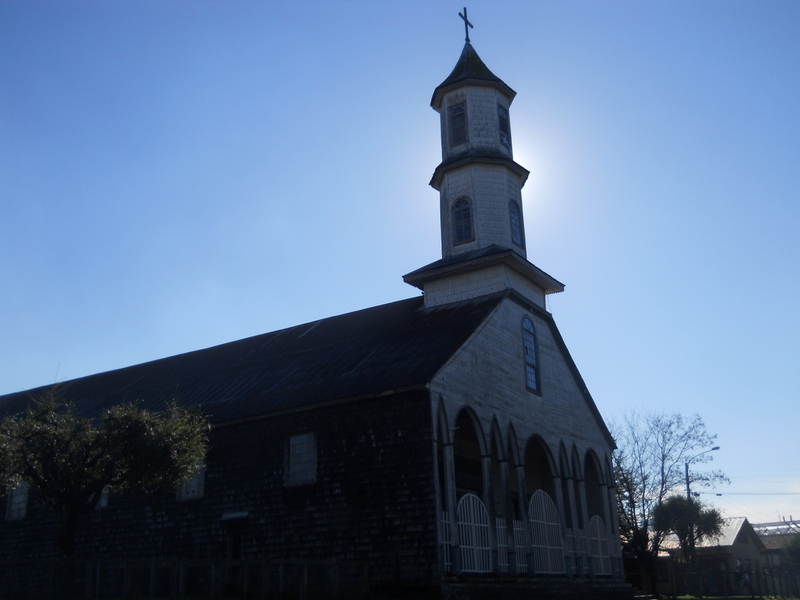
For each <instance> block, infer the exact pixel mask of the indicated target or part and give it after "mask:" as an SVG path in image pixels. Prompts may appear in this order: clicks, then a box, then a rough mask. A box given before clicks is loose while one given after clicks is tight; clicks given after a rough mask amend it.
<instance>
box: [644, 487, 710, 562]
mask: <svg viewBox="0 0 800 600" xmlns="http://www.w3.org/2000/svg"><path fill="white" fill-rule="evenodd" d="M653 528H654V529H655V530H656V531H658V532H659V533H660V534H661V535H662V536H663V535H667V534H669V533H673V534H675V536H676V537H677V538H678V544H679V545H680V552H679V557H680V558H682V559H683V560H685V561H688V560H690V559H691V558H692V551H693V550H694V545H695V544H697V543H699V542H702V541H703V540H705V539H709V538H713V537H715V536H718V535H719V534H720V533H721V532H722V515H720V514H719V511H718V510H716V509H715V508H706V507H704V506H703V505H702V504H701V503H700V502H699V501H697V500H695V499H693V498H691V499H690V498H686V497H685V496H671V497H670V498H667V499H666V500H665V501H664V502H662V503H661V504H659V505H658V506H656V508H655V509H654V510H653Z"/></svg>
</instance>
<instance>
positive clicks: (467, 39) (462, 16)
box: [458, 6, 472, 42]
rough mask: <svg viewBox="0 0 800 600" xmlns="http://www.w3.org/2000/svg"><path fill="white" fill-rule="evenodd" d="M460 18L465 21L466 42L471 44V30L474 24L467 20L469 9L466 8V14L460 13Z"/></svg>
mask: <svg viewBox="0 0 800 600" xmlns="http://www.w3.org/2000/svg"><path fill="white" fill-rule="evenodd" d="M458 16H459V17H461V18H462V19H464V40H465V41H467V42H469V30H470V28H472V23H470V22H469V19H467V7H466V6H465V7H464V14H463V15H462V14H461V13H458Z"/></svg>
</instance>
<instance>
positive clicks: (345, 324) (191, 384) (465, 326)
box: [0, 293, 505, 423]
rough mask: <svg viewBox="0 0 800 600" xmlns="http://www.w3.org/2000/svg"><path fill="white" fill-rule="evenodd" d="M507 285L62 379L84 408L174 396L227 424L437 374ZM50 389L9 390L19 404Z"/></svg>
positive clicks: (158, 404) (152, 405)
mask: <svg viewBox="0 0 800 600" xmlns="http://www.w3.org/2000/svg"><path fill="white" fill-rule="evenodd" d="M504 296H505V294H504V293H499V294H493V295H490V296H484V297H482V298H477V299H474V300H470V301H464V302H459V303H454V304H449V305H446V306H441V307H435V308H428V309H425V308H424V306H423V299H422V297H416V298H411V299H408V300H401V301H398V302H393V303H390V304H385V305H382V306H377V307H373V308H368V309H365V310H360V311H357V312H352V313H348V314H344V315H339V316H335V317H330V318H327V319H322V320H319V321H314V322H311V323H306V324H304V325H298V326H296V327H290V328H288V329H283V330H280V331H275V332H272V333H265V334H263V335H257V336H254V337H250V338H246V339H243V340H239V341H235V342H230V343H227V344H223V345H220V346H214V347H212V348H207V349H205V350H198V351H195V352H189V353H186V354H180V355H177V356H171V357H169V358H163V359H160V360H155V361H152V362H147V363H143V364H140V365H135V366H131V367H126V368H123V369H118V370H114V371H108V372H105V373H99V374H97V375H90V376H88V377H82V378H80V379H75V380H72V381H67V382H65V383H61V384H59V385H58V387H59V388H60V390H61V393H62V394H63V396H64V398H65V399H66V400H68V401H71V402H74V403H75V405H76V412H78V413H79V414H84V415H96V414H100V413H101V412H102V410H104V409H105V408H108V407H110V406H113V405H115V404H119V403H120V402H124V401H139V402H141V405H142V407H143V408H148V409H151V410H159V409H161V408H163V406H164V403H165V402H167V401H169V400H171V399H173V398H175V399H176V400H177V401H178V402H179V403H180V404H181V405H182V406H184V407H200V408H201V409H202V410H203V412H204V413H205V414H207V415H208V416H209V417H210V418H211V420H212V421H213V422H216V423H222V422H227V421H232V420H239V419H246V418H252V417H257V416H261V415H267V414H272V413H276V412H281V411H288V410H296V409H298V408H302V407H305V406H308V405H312V404H317V403H323V402H331V401H335V400H340V399H346V398H353V397H359V396H364V395H376V394H379V393H381V392H385V391H389V390H395V389H402V388H408V387H412V386H415V385H421V384H424V383H426V382H427V381H428V380H430V379H431V378H432V377H433V376H434V375H435V374H436V373H437V371H438V370H439V369H440V368H441V367H442V366H443V365H444V364H445V362H446V361H447V360H448V359H449V358H450V356H452V354H453V353H454V352H455V351H456V350H457V349H458V348H459V347H460V346H461V345H462V344H463V343H464V342H465V341H466V340H467V338H468V337H469V336H470V335H471V334H472V333H473V332H474V331H475V329H476V327H477V326H478V325H479V324H480V323H481V322H483V320H484V319H485V318H486V317H487V316H488V315H489V314H490V313H491V312H492V310H493V309H494V308H495V307H496V306H497V305H498V304H499V303H500V301H501V300H502V298H503V297H504ZM43 389H44V388H38V389H35V390H29V391H26V392H18V393H15V394H9V395H6V396H2V397H0V414H2V413H11V412H18V411H21V410H23V409H24V407H25V406H26V405H27V404H28V403H29V402H30V399H31V398H32V397H35V396H36V395H37V394H38V393H41V392H42V391H43Z"/></svg>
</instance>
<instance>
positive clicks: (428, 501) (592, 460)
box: [0, 40, 623, 598]
mask: <svg viewBox="0 0 800 600" xmlns="http://www.w3.org/2000/svg"><path fill="white" fill-rule="evenodd" d="M514 96H515V92H514V91H513V90H512V89H511V88H510V87H509V86H508V85H507V84H506V83H505V82H503V81H502V80H501V79H499V78H498V77H496V76H495V75H494V74H493V73H492V72H491V71H490V70H489V69H488V68H487V66H486V65H485V64H484V63H483V62H482V61H481V59H480V58H479V57H478V54H477V53H476V52H475V50H474V48H473V47H472V45H471V43H470V42H469V40H467V43H466V44H465V46H464V49H463V52H462V53H461V56H460V57H459V59H458V61H457V63H456V65H455V68H454V69H453V71H452V72H451V73H450V75H449V76H448V77H447V78H446V79H445V80H444V81H443V82H442V83H441V84H440V85H439V86H438V87H436V89H435V90H434V92H433V98H432V101H431V106H432V107H433V109H434V110H436V111H437V112H438V113H439V114H440V116H441V144H442V162H441V163H440V164H439V165H438V166H437V167H436V168H435V170H434V172H433V177H432V179H431V185H432V186H433V187H434V188H435V189H436V190H437V191H438V192H439V197H440V211H441V244H442V256H441V258H440V259H438V260H435V261H434V262H432V263H430V264H428V265H426V266H424V267H422V268H420V269H417V270H416V271H413V272H412V273H409V274H407V275H405V276H404V280H405V281H406V282H407V283H408V284H410V285H412V286H415V287H416V288H419V290H421V292H422V293H421V294H420V295H418V296H416V297H413V298H410V299H406V300H400V301H398V302H394V303H391V304H386V305H383V306H376V307H373V308H367V309H364V310H361V311H358V312H354V313H350V314H344V315H339V316H335V317H331V318H327V319H322V320H319V321H315V322H312V323H306V324H303V325H298V326H296V327H291V328H288V329H284V330H281V331H275V332H272V333H266V334H263V335H258V336H255V337H251V338H247V339H243V340H239V341H235V342H231V343H228V344H224V345H221V346H216V347H213V348H208V349H205V350H198V351H196V352H190V353H187V354H182V355H179V356H172V357H169V358H164V359H161V360H155V361H153V362H149V363H145V364H140V365H135V366H131V367H127V368H123V369H119V370H115V371H111V372H107V373H100V374H97V375H92V376H89V377H83V378H80V379H76V380H73V381H68V382H65V383H62V384H60V389H61V392H62V393H63V395H64V396H65V397H66V398H67V399H68V400H70V401H72V402H74V403H76V404H77V406H78V410H79V412H81V413H82V414H86V415H92V414H99V413H100V411H101V410H102V409H104V408H106V407H108V406H111V405H114V404H117V403H120V402H123V401H131V400H139V401H140V402H141V404H142V406H143V407H144V408H149V409H153V410H158V409H159V407H163V406H164V404H165V402H167V401H169V400H170V399H172V398H177V399H178V401H179V403H180V404H182V405H183V406H187V407H199V408H200V409H201V410H202V411H203V412H204V413H205V414H206V415H208V417H209V418H210V420H211V422H212V425H213V429H212V432H211V445H210V450H209V453H208V456H207V459H206V462H205V465H204V468H203V469H202V471H201V472H200V473H199V474H198V475H197V476H196V477H195V478H194V479H193V480H191V481H190V482H188V483H187V484H186V485H184V486H183V488H182V489H180V490H179V491H178V492H177V494H175V495H172V496H169V497H164V498H161V499H160V500H158V501H148V503H142V502H140V501H134V500H130V499H127V498H124V497H121V496H120V497H117V496H115V495H114V494H113V491H112V493H111V494H109V496H108V498H107V499H104V500H103V502H101V504H100V505H99V506H98V509H97V510H96V511H95V513H94V514H93V515H91V517H90V518H88V519H87V520H86V521H85V522H84V523H83V524H82V526H81V527H80V533H79V539H78V555H79V557H80V559H81V561H82V562H81V565H83V567H85V568H83V567H82V568H81V569H79V573H80V577H81V580H80V581H79V582H78V586H80V587H78V589H81V590H86V593H87V594H88V595H91V597H123V596H126V595H127V596H128V597H148V596H149V597H153V596H156V597H158V596H169V595H171V596H173V597H178V596H180V595H181V594H187V595H189V594H192V595H195V596H202V595H204V594H208V595H209V596H213V595H216V596H220V595H222V594H225V593H229V594H231V595H233V597H270V598H274V597H297V598H312V597H346V598H351V597H357V596H358V595H365V596H373V597H374V596H378V597H380V596H381V594H390V593H393V592H394V593H396V594H397V595H398V596H400V597H403V596H402V594H404V593H406V592H407V591H408V590H414V594H417V596H416V597H421V596H422V595H429V596H430V597H447V598H457V597H464V596H470V597H472V598H478V597H495V596H497V595H499V594H503V595H505V596H506V597H537V596H536V595H535V593H534V591H535V590H538V592H536V593H538V594H543V595H544V597H550V595H548V594H547V592H546V590H548V589H549V590H555V589H558V590H560V592H559V593H560V594H562V595H559V596H558V597H576V598H600V597H612V598H620V597H623V595H622V592H620V591H619V590H620V589H621V588H622V583H621V582H622V563H621V557H620V548H619V542H618V525H617V519H616V514H615V498H614V486H613V475H612V472H611V452H612V450H613V448H614V442H613V440H612V438H611V436H610V434H609V431H608V429H607V428H606V426H605V424H604V423H603V419H602V418H601V416H600V413H599V412H598V409H597V407H596V405H595V403H594V401H593V400H592V397H591V396H590V394H589V392H588V390H587V388H586V386H585V384H584V382H583V380H582V379H581V375H580V373H579V372H578V369H577V367H576V365H575V364H574V362H573V360H572V358H571V357H570V354H569V352H568V350H567V347H566V345H565V343H564V340H563V339H562V337H561V334H560V333H559V330H558V328H557V327H556V323H555V321H554V320H553V316H552V315H551V314H550V313H549V312H548V311H547V309H546V304H545V297H546V296H547V295H548V294H552V293H555V292H561V291H562V290H563V285H562V284H561V283H559V281H558V280H556V279H555V278H553V277H552V276H550V275H548V274H547V273H545V272H544V271H543V270H541V269H540V268H538V267H537V266H535V265H534V264H533V263H531V262H530V261H529V260H528V256H527V252H526V241H525V231H524V227H523V204H522V196H521V191H522V188H523V186H524V184H525V181H526V178H527V177H528V171H527V170H526V169H525V168H524V167H522V166H521V165H519V164H517V163H516V162H515V161H514V156H513V147H512V136H511V119H510V109H511V103H512V101H513V99H514ZM41 392H42V390H41V389H40V390H30V391H27V392H23V393H16V394H11V395H7V396H4V397H2V398H0V413H3V414H8V413H11V412H16V411H20V410H22V409H23V408H24V406H25V405H26V404H27V403H28V402H29V400H30V398H31V397H35V396H36V395H37V394H38V393H41ZM0 511H2V512H0V573H1V574H2V575H0V597H4V598H5V597H15V596H14V594H19V595H20V596H21V597H22V596H24V593H25V592H24V590H25V589H32V587H31V586H34V585H35V580H36V578H37V576H41V575H42V573H43V570H42V569H41V568H40V565H45V564H46V559H47V557H48V556H52V554H53V552H54V551H55V540H54V530H53V528H52V527H51V524H52V522H51V521H50V520H49V519H50V518H49V517H48V515H47V514H46V513H45V512H43V510H42V509H40V508H39V507H38V506H37V504H36V502H35V490H31V491H30V492H28V490H27V489H25V488H22V487H21V488H18V489H17V490H15V491H14V492H13V493H12V494H11V495H10V496H9V497H8V498H6V499H5V500H0ZM34 565H35V567H34V568H32V569H31V566H34ZM26 586H28V587H27V588H26ZM114 586H117V587H114ZM114 590H117V591H114ZM226 590H227V591H226ZM401 590H405V591H406V592H401ZM569 590H571V592H570V591H569ZM611 590H616V591H611ZM570 593H571V594H572V596H570V595H569V594H570ZM531 594H533V595H531Z"/></svg>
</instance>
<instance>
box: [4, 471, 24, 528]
mask: <svg viewBox="0 0 800 600" xmlns="http://www.w3.org/2000/svg"><path fill="white" fill-rule="evenodd" d="M27 512H28V484H27V483H25V482H24V481H23V482H22V483H20V484H19V485H18V486H17V487H15V488H14V489H13V490H12V492H11V493H10V494H9V495H8V504H7V505H6V521H19V520H21V519H24V518H25V515H26V514H27Z"/></svg>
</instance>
